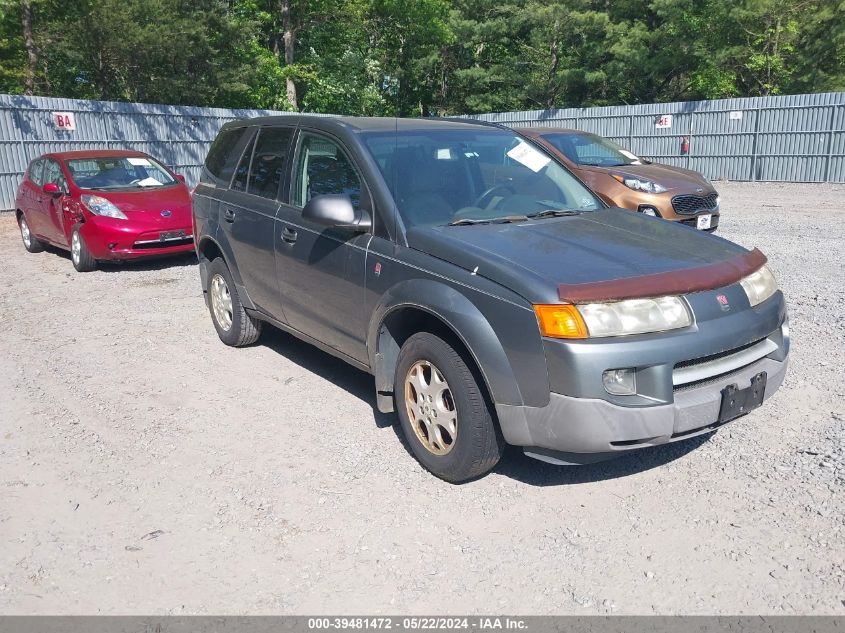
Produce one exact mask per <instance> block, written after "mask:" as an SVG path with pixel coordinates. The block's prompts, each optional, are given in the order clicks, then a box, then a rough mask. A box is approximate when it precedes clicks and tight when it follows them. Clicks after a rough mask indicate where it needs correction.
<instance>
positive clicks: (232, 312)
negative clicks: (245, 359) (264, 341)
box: [208, 257, 261, 347]
mask: <svg viewBox="0 0 845 633" xmlns="http://www.w3.org/2000/svg"><path fill="white" fill-rule="evenodd" d="M208 308H209V310H210V311H211V320H212V321H213V322H214V329H216V330H217V336H219V337H220V340H221V341H223V342H224V343H226V345H231V346H232V347H243V346H244V345H250V344H252V343H255V341H257V340H258V337H259V336H260V335H261V321H259V320H258V319H253V318H252V317H251V316H249V315H248V314H247V313H246V310H244V306H243V304H242V303H241V299H240V297H239V296H238V291H237V288H235V282H234V280H233V279H232V273H230V272H229V267H228V266H226V262H224V261H223V258H222V257H218V258H217V259H215V260H214V261H213V262H211V265H210V266H209V267H208Z"/></svg>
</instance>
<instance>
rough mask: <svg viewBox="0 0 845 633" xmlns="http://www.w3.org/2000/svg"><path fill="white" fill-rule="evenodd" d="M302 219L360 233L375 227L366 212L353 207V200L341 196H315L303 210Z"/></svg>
mask: <svg viewBox="0 0 845 633" xmlns="http://www.w3.org/2000/svg"><path fill="white" fill-rule="evenodd" d="M302 217H303V218H307V219H309V220H311V221H312V222H317V223H318V224H323V225H325V226H340V227H344V228H349V229H353V230H354V231H356V232H359V233H364V232H366V231H368V230H369V229H370V227H372V225H373V221H372V219H371V218H370V215H369V214H368V213H367V212H366V211H364V210H363V209H359V210H356V209H355V207H353V206H352V199H351V198H350V197H349V196H346V195H340V194H324V195H322V196H314V197H313V198H311V199H310V200H309V201H308V204H306V205H305V208H304V209H303V210H302Z"/></svg>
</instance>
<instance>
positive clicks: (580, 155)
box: [543, 132, 641, 167]
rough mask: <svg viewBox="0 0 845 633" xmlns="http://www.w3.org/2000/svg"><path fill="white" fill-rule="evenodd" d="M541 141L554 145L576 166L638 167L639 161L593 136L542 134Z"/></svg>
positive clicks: (623, 150) (609, 142) (626, 151)
mask: <svg viewBox="0 0 845 633" xmlns="http://www.w3.org/2000/svg"><path fill="white" fill-rule="evenodd" d="M543 140H545V141H548V142H549V143H551V144H552V145H554V146H555V147H556V148H557V149H558V150H560V152H561V153H562V154H563V155H564V156H566V157H567V158H568V159H569V160H571V161H572V162H573V163H575V164H577V165H587V166H590V167H621V166H623V165H640V164H641V163H640V159H639V158H638V157H637V156H636V155H635V154H632V153H631V152H629V151H628V150H626V149H622V148H621V147H619V146H618V145H617V144H616V143H614V142H613V141H609V140H607V139H606V138H602V137H601V136H596V135H595V134H587V133H585V132H580V133H573V132H568V133H564V132H562V133H559V134H543Z"/></svg>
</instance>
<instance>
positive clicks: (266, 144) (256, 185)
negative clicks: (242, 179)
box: [238, 127, 293, 200]
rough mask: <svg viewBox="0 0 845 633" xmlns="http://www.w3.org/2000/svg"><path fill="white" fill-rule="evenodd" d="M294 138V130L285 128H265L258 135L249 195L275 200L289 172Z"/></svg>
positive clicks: (248, 187) (250, 171)
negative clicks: (289, 156)
mask: <svg viewBox="0 0 845 633" xmlns="http://www.w3.org/2000/svg"><path fill="white" fill-rule="evenodd" d="M292 137H293V129H291V128H284V127H271V128H263V129H262V130H261V131H260V132H259V133H258V141H257V142H256V143H255V151H254V152H253V155H252V167H251V168H250V170H249V184H248V186H247V193H252V194H255V195H257V196H262V197H264V198H270V199H271V200H275V198H276V195H277V194H278V192H279V184H280V183H281V182H282V180H283V179H284V177H285V171H286V170H287V161H288V151H289V150H290V142H291V138H292ZM238 171H239V172H240V168H239V169H238Z"/></svg>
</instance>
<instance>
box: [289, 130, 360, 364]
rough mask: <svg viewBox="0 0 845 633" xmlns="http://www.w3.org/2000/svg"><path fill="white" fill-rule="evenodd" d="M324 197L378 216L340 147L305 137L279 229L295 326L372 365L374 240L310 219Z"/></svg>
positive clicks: (305, 134)
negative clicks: (309, 208) (368, 296)
mask: <svg viewBox="0 0 845 633" xmlns="http://www.w3.org/2000/svg"><path fill="white" fill-rule="evenodd" d="M321 194H345V195H348V196H349V197H350V198H351V199H352V202H353V204H354V205H356V206H362V205H363V206H364V208H367V209H368V211H369V210H370V209H371V208H372V203H371V202H370V200H371V198H370V195H369V193H368V192H367V190H366V187H365V186H364V184H363V180H362V178H361V176H360V171H359V170H358V169H357V168H356V166H355V164H354V162H353V161H352V160H351V158H350V156H349V154H348V153H347V152H346V151H345V150H344V148H343V147H342V146H341V144H340V142H339V141H338V140H336V139H334V138H332V137H330V136H328V135H326V134H322V133H318V132H312V131H304V130H301V131H300V133H299V139H298V142H297V150H296V158H295V159H294V162H293V169H292V174H291V178H290V194H289V198H288V202H287V203H285V204H282V206H281V208H280V210H279V215H278V220H277V222H276V231H275V235H276V271H277V276H278V283H279V290H280V292H281V294H282V296H283V298H284V302H285V315H286V316H287V319H288V323H289V324H290V325H291V326H292V327H293V328H295V329H297V330H299V331H300V332H303V333H305V334H307V335H309V336H311V337H313V338H316V339H317V340H319V341H321V342H322V343H324V344H326V345H329V346H331V347H333V348H335V349H337V350H339V351H341V352H343V353H344V354H346V355H347V356H351V357H352V358H355V359H357V360H359V361H361V362H367V350H366V335H367V323H366V322H365V319H364V270H365V265H366V255H367V251H366V249H367V245H368V244H369V242H370V239H372V235H371V234H370V233H363V234H362V233H355V232H354V231H352V230H350V229H342V228H327V227H325V226H323V225H321V224H317V223H315V222H312V221H310V220H307V219H305V218H303V217H302V208H303V207H304V206H305V204H306V203H307V202H308V200H310V199H311V198H312V197H314V196H316V195H321Z"/></svg>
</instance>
